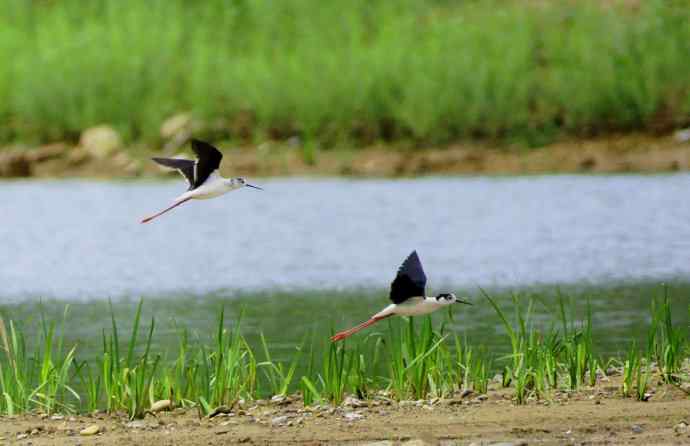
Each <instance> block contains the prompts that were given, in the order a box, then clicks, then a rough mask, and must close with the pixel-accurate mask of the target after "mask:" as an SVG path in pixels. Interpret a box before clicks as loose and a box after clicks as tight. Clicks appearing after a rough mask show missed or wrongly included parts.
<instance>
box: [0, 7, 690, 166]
mask: <svg viewBox="0 0 690 446" xmlns="http://www.w3.org/2000/svg"><path fill="white" fill-rule="evenodd" d="M688 23H690V9H689V8H687V4H686V3H685V2H682V1H668V0H645V1H643V2H640V6H639V8H630V7H628V6H626V5H625V2H620V3H616V2H600V1H596V0H587V1H579V2H559V1H555V0H554V1H547V2H538V3H537V4H532V5H528V4H526V3H525V2H520V1H517V0H514V1H499V0H488V1H482V2H471V1H451V2H449V1H446V0H381V1H376V2H371V1H367V0H336V1H329V2H321V1H319V0H289V1H284V2H275V1H268V0H257V1H226V0H209V1H204V2H187V1H184V0H154V1H151V2H141V1H138V0H94V1H90V2H86V4H85V3H84V2H83V1H81V0H62V1H59V2H27V1H24V0H6V1H5V2H4V3H3V7H2V8H0V58H2V60H3V61H5V63H3V64H0V141H2V142H8V141H14V140H17V139H19V140H23V141H52V140H62V139H72V140H73V139H75V138H76V137H77V135H78V134H79V132H80V131H81V130H83V129H85V128H87V127H90V126H93V125H97V124H101V123H109V124H112V125H114V126H116V127H117V128H118V129H119V130H120V131H121V132H122V133H123V134H124V136H125V138H126V139H127V140H128V141H133V140H144V141H147V142H151V143H156V142H158V129H159V126H160V124H161V123H162V122H163V121H164V120H165V119H166V118H167V117H169V116H171V115H173V114H175V113H179V112H186V111H191V112H192V113H193V114H194V115H196V116H197V117H198V118H201V119H203V120H205V121H206V122H208V126H207V127H206V130H205V131H204V132H202V133H206V137H209V138H212V139H217V138H240V137H242V138H248V139H250V140H254V141H258V140H261V139H264V138H285V137H288V136H291V135H301V136H302V137H303V139H304V140H305V141H307V144H306V146H305V147H307V149H306V150H307V151H308V153H307V154H308V155H309V156H310V157H313V156H314V151H315V150H316V146H317V144H318V145H319V146H332V145H336V144H339V143H340V142H341V141H350V142H351V141H355V142H359V143H370V142H373V141H377V140H380V139H385V140H413V141H417V142H421V143H444V142H447V141H451V140H454V139H458V138H474V137H489V138H501V139H503V138H509V139H514V138H518V139H521V140H523V141H526V142H527V143H529V144H540V143H542V142H544V141H545V140H548V139H549V138H553V137H554V135H556V134H558V133H562V132H567V133H571V134H582V133H586V134H590V133H593V132H600V131H607V130H628V129H638V128H653V129H659V128H661V129H665V128H670V127H673V126H678V125H686V124H688V122H690V93H689V92H690V67H689V66H688V64H687V55H688V54H689V53H690V26H688Z"/></svg>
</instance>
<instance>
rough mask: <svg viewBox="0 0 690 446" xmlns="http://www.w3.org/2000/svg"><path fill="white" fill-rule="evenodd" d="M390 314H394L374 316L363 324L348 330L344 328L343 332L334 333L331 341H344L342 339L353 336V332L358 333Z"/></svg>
mask: <svg viewBox="0 0 690 446" xmlns="http://www.w3.org/2000/svg"><path fill="white" fill-rule="evenodd" d="M388 316H393V315H392V314H387V315H385V316H380V317H372V318H371V319H369V320H368V321H366V322H362V323H361V324H359V325H357V326H356V327H352V328H350V329H348V330H344V331H341V332H339V333H336V334H334V335H333V336H331V341H332V342H338V341H342V340H343V339H345V338H349V337H350V336H352V335H353V334H355V333H357V332H358V331H360V330H364V329H365V328H367V327H368V326H370V325H374V324H375V323H377V322H378V321H380V320H383V319H385V318H387V317H388Z"/></svg>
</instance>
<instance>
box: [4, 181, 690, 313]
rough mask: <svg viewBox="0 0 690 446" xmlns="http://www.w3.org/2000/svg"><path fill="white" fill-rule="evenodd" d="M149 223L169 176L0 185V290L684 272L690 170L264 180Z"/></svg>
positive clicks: (558, 278) (168, 190)
mask: <svg viewBox="0 0 690 446" xmlns="http://www.w3.org/2000/svg"><path fill="white" fill-rule="evenodd" d="M259 182H260V183H261V184H262V185H263V186H264V187H265V189H266V191H265V192H259V191H256V190H253V189H245V190H241V191H237V192H233V193H231V194H228V195H226V196H223V197H221V198H217V199H214V200H208V201H203V202H192V203H189V204H186V205H183V206H182V207H180V208H178V209H175V210H173V211H172V212H170V213H169V214H166V215H164V216H162V217H161V218H160V219H158V220H154V221H153V222H152V223H150V224H148V225H141V224H139V223H138V221H139V219H140V218H141V217H142V216H144V215H146V214H148V213H150V212H152V211H155V210H158V209H159V208H161V207H163V206H166V205H167V204H168V203H169V201H170V199H171V198H172V197H174V196H176V195H177V194H178V193H179V192H180V189H181V184H180V183H179V182H90V181H27V182H4V183H1V184H0V215H2V222H1V223H0V249H1V250H2V255H1V257H2V259H3V260H2V263H1V264H0V283H2V289H1V290H0V299H2V300H8V299H12V300H14V299H16V298H26V297H42V298H66V299H94V298H106V297H112V298H117V297H121V296H140V295H145V296H151V295H166V294H169V293H175V294H183V293H195V294H200V293H206V292H209V291H216V290H244V291H246V290H266V289H275V288H280V289H333V288H336V289H347V288H352V287H369V286H372V287H385V286H386V284H387V283H389V282H390V280H391V279H392V276H393V274H394V271H395V269H396V267H397V266H398V264H399V263H400V262H401V260H402V259H403V258H404V257H405V256H406V255H407V254H408V253H409V252H410V251H411V250H412V249H417V250H418V251H419V254H420V256H421V258H422V261H423V262H424V265H425V268H426V270H427V273H428V274H427V275H428V276H429V280H430V284H431V285H432V287H441V286H443V285H458V286H477V285H478V286H484V287H492V286H500V287H515V286H525V285H533V284H539V283H590V284H596V283H606V282H611V281H621V280H649V279H651V280H655V279H669V278H677V277H681V278H688V277H690V193H689V192H690V175H687V174H678V175H655V176H636V175H627V176H542V177H518V178H510V177H506V178H426V179H417V180H339V179H318V180H317V179H313V180H310V179H276V180H264V181H259Z"/></svg>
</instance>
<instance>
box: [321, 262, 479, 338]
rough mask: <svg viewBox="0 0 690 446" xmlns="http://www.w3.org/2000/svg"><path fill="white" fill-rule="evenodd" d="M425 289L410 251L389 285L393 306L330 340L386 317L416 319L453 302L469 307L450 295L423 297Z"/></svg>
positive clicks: (419, 268)
mask: <svg viewBox="0 0 690 446" xmlns="http://www.w3.org/2000/svg"><path fill="white" fill-rule="evenodd" d="M425 288H426V274H424V270H423V269H422V262H420V261H419V256H418V255H417V251H412V254H410V255H409V256H408V257H407V259H405V261H404V262H403V264H402V265H401V266H400V269H398V274H397V275H396V276H395V279H394V280H393V283H391V292H390V299H391V300H392V301H393V303H392V304H390V305H388V306H387V307H386V308H384V309H383V310H381V311H379V312H378V313H376V314H375V315H373V316H372V317H371V318H370V319H369V320H368V321H366V322H363V323H361V324H359V325H357V326H356V327H353V328H350V329H349V330H345V331H341V332H340V333H336V334H335V335H333V336H331V341H333V342H336V341H340V340H343V339H345V338H347V337H349V336H352V335H353V334H355V333H357V332H358V331H360V330H363V329H365V328H367V327H368V326H370V325H373V324H375V323H376V322H378V321H380V320H382V319H385V318H387V317H389V316H395V315H398V316H419V315H422V314H429V313H433V312H434V311H436V310H438V309H439V308H443V307H446V306H448V305H451V304H454V303H456V304H467V305H472V304H471V303H470V302H467V301H464V300H461V299H458V298H457V297H456V296H455V294H453V293H441V294H439V295H438V296H435V297H427V296H426V294H425V292H424V290H425Z"/></svg>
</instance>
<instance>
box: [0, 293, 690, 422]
mask: <svg viewBox="0 0 690 446" xmlns="http://www.w3.org/2000/svg"><path fill="white" fill-rule="evenodd" d="M484 298H485V299H486V302H487V303H488V304H490V305H491V306H492V307H493V308H494V311H495V312H496V313H497V315H498V316H499V318H500V320H501V321H502V324H503V328H504V330H505V335H506V337H505V341H506V343H507V344H508V345H509V347H508V348H506V349H504V351H508V352H509V353H508V354H505V355H504V354H500V355H499V354H496V353H495V351H493V350H492V352H489V351H487V350H486V349H485V348H484V347H483V346H482V345H470V343H468V342H467V341H466V340H465V339H463V338H462V337H461V336H459V335H458V334H456V333H452V332H449V331H448V330H446V329H445V323H442V324H440V325H438V326H436V327H433V326H432V322H431V319H430V318H421V319H420V320H419V321H414V320H413V319H409V320H405V319H399V318H396V319H395V320H390V321H389V322H388V325H387V326H385V325H384V326H382V327H380V330H370V331H369V332H368V333H367V334H363V335H358V336H356V337H354V338H353V339H352V340H351V341H349V340H348V342H345V343H340V344H331V343H329V342H328V341H327V337H328V336H327V334H325V333H313V334H312V335H311V336H306V337H305V338H304V340H303V342H302V344H301V346H300V347H299V348H297V349H296V350H295V351H294V352H293V353H292V355H291V357H289V358H287V359H285V360H276V359H274V358H273V356H272V352H271V348H270V343H269V341H268V340H266V339H265V338H264V337H263V335H261V343H260V345H259V346H251V345H250V344H249V343H248V342H247V340H246V339H245V338H244V336H243V335H242V328H241V319H240V320H238V321H237V322H236V323H234V324H232V325H230V326H228V324H227V323H226V321H225V318H224V313H223V311H222V310H221V311H220V313H219V315H218V320H217V326H216V329H215V332H214V333H213V334H210V333H209V334H203V335H201V336H200V335H199V334H197V333H193V332H190V331H188V330H186V329H184V328H181V329H179V332H178V346H177V348H176V349H173V350H172V351H169V352H160V351H155V349H154V348H152V345H153V339H154V336H155V333H156V321H155V319H153V318H152V319H151V320H150V322H149V323H145V322H144V321H142V319H141V314H142V311H141V310H142V303H140V304H139V306H138V307H137V310H136V313H135V314H134V318H133V321H134V322H133V326H132V327H133V328H132V330H131V331H130V332H128V333H123V332H122V331H121V330H119V329H118V325H117V323H116V321H115V317H114V316H113V317H112V324H111V326H110V327H109V328H104V330H103V331H102V334H101V345H102V346H101V348H100V352H99V353H98V354H97V355H96V357H95V358H87V359H84V358H83V357H82V356H81V352H80V350H79V346H78V345H75V346H73V345H67V343H66V342H65V341H64V337H63V335H64V326H63V327H60V326H58V324H56V323H55V322H50V321H46V320H45V319H43V318H41V323H40V329H39V330H38V333H34V331H32V330H30V329H29V328H28V327H26V326H24V325H22V324H21V323H17V322H16V321H12V320H9V321H6V322H5V321H2V320H0V345H1V346H2V348H1V349H0V394H1V395H2V398H0V414H7V415H13V414H18V413H24V412H29V411H38V412H40V413H53V412H70V413H71V412H87V411H88V412H91V411H94V410H99V409H100V410H106V411H108V412H120V411H125V412H127V413H128V414H129V416H130V417H132V418H134V417H141V416H143V415H144V414H145V413H146V411H147V410H149V408H150V407H151V405H152V404H153V403H154V402H156V401H159V400H170V401H171V402H172V405H174V406H177V407H194V408H197V409H198V410H199V411H200V412H201V413H203V414H209V413H211V412H213V411H214V410H216V409H218V408H219V407H223V406H225V407H232V406H233V405H234V404H236V403H237V402H238V401H239V400H254V399H257V398H266V397H271V396H278V397H279V398H281V397H284V396H286V395H287V394H289V393H292V392H298V395H299V397H300V398H301V399H302V400H303V402H304V405H307V406H309V405H314V404H324V403H330V404H335V405H338V404H340V403H342V402H343V401H344V400H345V398H346V396H348V395H352V396H355V397H356V398H358V399H362V400H368V399H373V398H377V397H378V396H380V395H382V394H384V395H386V396H388V397H390V398H393V399H397V400H408V399H413V400H419V399H429V398H448V397H450V396H452V395H454V394H455V393H457V392H460V391H463V390H467V389H469V390H473V391H474V392H476V393H480V394H481V393H486V391H487V388H488V386H489V383H490V382H491V381H492V379H494V375H495V374H496V373H497V372H498V373H499V374H500V375H499V376H500V383H501V386H502V387H504V388H506V389H510V391H511V392H512V399H513V401H514V402H515V403H517V404H523V403H525V402H527V401H528V400H530V399H547V400H548V399H549V398H550V397H551V396H552V395H553V393H554V392H558V391H561V390H567V391H574V390H577V389H579V388H581V387H586V386H593V385H595V384H596V383H597V382H598V381H600V380H602V379H607V378H606V375H607V374H611V373H614V374H621V375H622V380H621V385H620V389H619V391H620V394H621V395H623V396H624V397H630V398H634V399H637V400H642V401H644V400H646V399H647V398H648V397H649V395H648V394H647V391H648V388H649V383H650V380H651V379H652V377H654V379H659V380H662V381H663V382H665V383H666V384H668V385H670V386H684V385H686V384H687V383H688V381H689V379H690V377H689V376H688V373H690V370H689V369H688V363H687V359H686V358H688V357H689V356H690V342H689V341H690V340H689V339H688V333H687V327H684V326H682V327H681V326H678V325H677V324H674V321H673V311H678V310H682V311H687V310H688V309H687V308H682V309H678V308H675V309H672V308H671V304H670V301H669V299H668V296H667V295H663V296H662V297H660V298H658V299H655V300H653V301H652V303H651V307H650V312H649V321H650V322H649V326H648V329H647V332H646V338H645V342H643V343H642V345H640V344H638V343H637V342H636V341H633V342H632V343H631V344H630V345H629V347H628V349H627V350H628V353H627V355H626V356H624V357H620V358H603V357H601V356H600V355H599V354H597V352H596V350H595V348H594V346H595V344H596V343H595V342H594V339H593V329H594V327H593V323H592V316H591V309H590V308H589V306H588V310H587V312H586V315H585V317H584V319H583V320H576V318H575V317H574V316H573V312H572V311H571V310H570V309H569V307H568V305H566V304H565V302H566V301H567V300H566V299H564V298H563V299H560V306H559V315H558V317H556V318H555V319H554V320H551V321H546V323H544V321H536V320H535V319H533V306H534V304H535V301H534V300H532V299H529V300H527V301H520V300H519V299H517V298H516V300H515V302H514V309H515V310H514V314H513V315H508V314H505V313H504V310H503V309H502V308H501V306H499V305H498V304H497V303H496V301H495V300H494V299H493V298H492V297H491V296H489V295H488V294H485V295H484ZM448 317H452V315H451V314H449V315H448ZM64 320H67V321H68V311H67V310H66V311H65V318H64ZM64 320H63V321H64ZM64 323H65V322H63V324H64ZM67 323H69V322H67ZM631 337H633V338H634V336H632V334H631ZM298 367H299V369H300V370H302V371H303V372H302V373H296V371H297V370H298Z"/></svg>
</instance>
